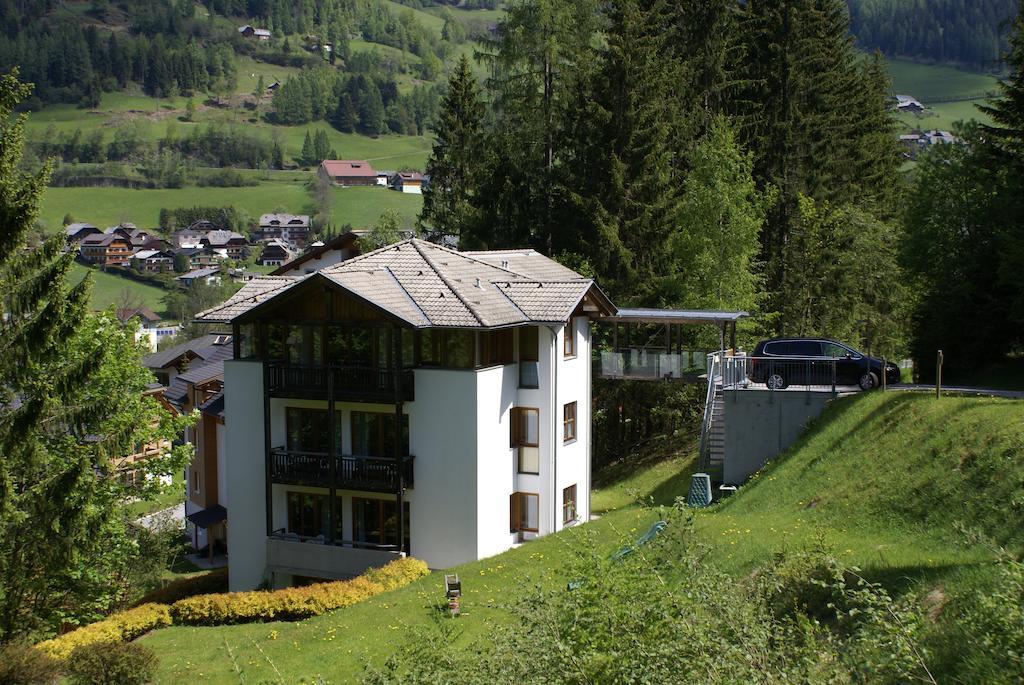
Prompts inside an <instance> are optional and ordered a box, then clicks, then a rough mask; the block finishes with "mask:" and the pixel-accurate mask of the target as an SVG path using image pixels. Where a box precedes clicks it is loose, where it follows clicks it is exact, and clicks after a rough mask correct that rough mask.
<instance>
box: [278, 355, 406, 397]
mask: <svg viewBox="0 0 1024 685" xmlns="http://www.w3.org/2000/svg"><path fill="white" fill-rule="evenodd" d="M267 370H268V372H269V373H268V388H267V390H268V391H269V392H270V394H271V395H277V396H286V397H308V398H311V399H327V395H328V392H329V390H330V389H332V388H333V395H334V399H340V400H354V401H359V400H378V401H392V400H394V399H395V375H396V374H397V375H398V383H399V393H400V397H401V399H402V400H403V401H406V402H410V401H412V399H413V373H412V369H400V370H397V371H396V370H394V369H389V368H381V367H374V366H296V365H285V364H279V363H270V364H268V365H267Z"/></svg>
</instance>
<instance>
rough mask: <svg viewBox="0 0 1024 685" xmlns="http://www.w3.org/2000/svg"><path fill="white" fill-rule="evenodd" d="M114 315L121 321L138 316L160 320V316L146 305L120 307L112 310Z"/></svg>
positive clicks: (151, 320)
mask: <svg viewBox="0 0 1024 685" xmlns="http://www.w3.org/2000/svg"><path fill="white" fill-rule="evenodd" d="M114 315H115V316H116V317H117V320H118V321H120V322H121V323H124V322H126V321H129V320H130V319H133V318H135V317H139V318H141V319H144V320H145V321H150V322H155V321H160V317H159V316H157V315H156V313H154V312H153V310H151V309H147V308H146V307H121V308H119V309H117V310H116V311H115V312H114Z"/></svg>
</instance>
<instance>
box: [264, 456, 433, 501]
mask: <svg viewBox="0 0 1024 685" xmlns="http://www.w3.org/2000/svg"><path fill="white" fill-rule="evenodd" d="M413 459H414V457H412V456H411V455H410V456H407V457H405V474H404V481H405V487H407V488H411V487H412V486H413V468H412V464H413ZM334 461H335V467H336V468H335V472H334V487H336V488H341V489H344V490H365V491H369V492H395V491H397V490H398V462H396V461H395V460H394V459H390V458H387V457H358V456H349V455H339V456H335V457H334ZM270 477H271V480H272V481H273V482H275V483H284V484H288V485H308V486H314V487H324V488H326V487H331V457H330V456H328V455H327V454H324V453H322V452H292V451H288V450H284V449H275V450H272V451H271V453H270Z"/></svg>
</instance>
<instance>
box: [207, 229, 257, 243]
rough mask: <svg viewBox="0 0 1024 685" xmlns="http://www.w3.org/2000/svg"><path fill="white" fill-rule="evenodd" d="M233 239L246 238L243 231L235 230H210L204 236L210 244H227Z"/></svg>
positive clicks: (243, 239) (242, 239)
mask: <svg viewBox="0 0 1024 685" xmlns="http://www.w3.org/2000/svg"><path fill="white" fill-rule="evenodd" d="M232 240H241V241H243V242H248V241H246V240H245V236H244V235H242V234H241V233H235V232H234V231H210V232H209V233H207V234H206V235H205V236H203V237H202V241H205V242H206V243H207V244H209V245H227V244H228V243H229V242H230V241H232Z"/></svg>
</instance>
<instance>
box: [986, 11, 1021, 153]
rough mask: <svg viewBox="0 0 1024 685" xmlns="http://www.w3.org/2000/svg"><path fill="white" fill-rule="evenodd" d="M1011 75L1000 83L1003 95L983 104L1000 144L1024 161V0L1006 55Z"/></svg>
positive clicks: (991, 128) (992, 134) (994, 134)
mask: <svg viewBox="0 0 1024 685" xmlns="http://www.w3.org/2000/svg"><path fill="white" fill-rule="evenodd" d="M1005 61H1006V64H1007V66H1008V67H1009V68H1010V75H1009V76H1008V77H1007V78H1005V79H1003V80H1002V81H1001V82H1000V84H999V92H1000V95H999V97H998V98H997V99H996V100H994V101H993V102H991V103H989V104H987V105H984V106H982V107H980V109H981V111H983V112H985V113H986V114H988V115H989V116H991V117H992V119H993V121H994V122H995V123H994V124H993V125H992V126H986V127H985V132H986V133H988V134H989V135H991V136H992V137H993V138H994V139H995V140H996V141H997V145H998V146H999V147H1000V148H1001V149H1003V150H1004V151H1005V152H1006V153H1008V154H1009V155H1011V156H1012V157H1015V158H1016V159H1017V160H1020V161H1022V162H1024V0H1022V2H1020V5H1019V14H1018V15H1017V18H1016V19H1015V20H1014V22H1013V28H1012V31H1011V33H1010V49H1009V51H1008V52H1007V54H1006V55H1005Z"/></svg>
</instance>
